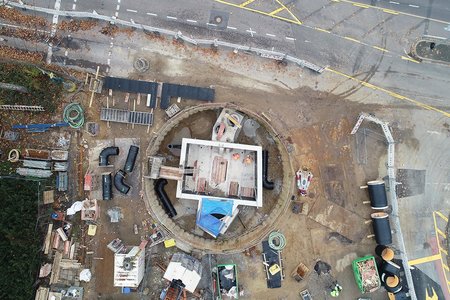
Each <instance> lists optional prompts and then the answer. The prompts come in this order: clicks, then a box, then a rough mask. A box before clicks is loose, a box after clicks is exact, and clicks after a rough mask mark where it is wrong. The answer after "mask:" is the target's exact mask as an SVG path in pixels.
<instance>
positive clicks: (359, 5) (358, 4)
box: [352, 3, 370, 8]
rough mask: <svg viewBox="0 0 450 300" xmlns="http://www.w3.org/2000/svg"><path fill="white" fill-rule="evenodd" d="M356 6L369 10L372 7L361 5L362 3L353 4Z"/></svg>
mask: <svg viewBox="0 0 450 300" xmlns="http://www.w3.org/2000/svg"><path fill="white" fill-rule="evenodd" d="M352 4H353V5H354V6H358V7H362V8H369V7H370V6H369V5H367V4H361V3H352Z"/></svg>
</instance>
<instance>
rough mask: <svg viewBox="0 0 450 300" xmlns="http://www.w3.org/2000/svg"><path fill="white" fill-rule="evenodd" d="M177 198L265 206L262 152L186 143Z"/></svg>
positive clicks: (203, 142)
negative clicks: (263, 198) (228, 201)
mask: <svg viewBox="0 0 450 300" xmlns="http://www.w3.org/2000/svg"><path fill="white" fill-rule="evenodd" d="M180 168H181V169H184V175H183V179H182V180H179V181H178V184H177V194H176V196H177V198H181V199H193V200H201V199H202V198H204V197H207V198H209V199H217V200H221V199H227V200H232V201H233V202H234V204H235V206H237V205H248V206H256V207H261V206H262V194H263V187H262V148H261V147H260V146H254V145H244V144H234V143H224V142H218V141H206V140H196V139H186V138H185V139H183V140H182V145H181V156H180Z"/></svg>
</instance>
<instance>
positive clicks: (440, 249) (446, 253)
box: [439, 247, 448, 255]
mask: <svg viewBox="0 0 450 300" xmlns="http://www.w3.org/2000/svg"><path fill="white" fill-rule="evenodd" d="M439 251H441V252H442V253H445V255H448V252H447V250H445V249H444V248H441V247H439Z"/></svg>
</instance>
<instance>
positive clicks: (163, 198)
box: [155, 178, 177, 218]
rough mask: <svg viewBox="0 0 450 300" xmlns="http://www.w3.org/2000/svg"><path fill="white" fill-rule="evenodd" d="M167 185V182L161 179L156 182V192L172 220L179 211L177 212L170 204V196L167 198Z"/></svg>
mask: <svg viewBox="0 0 450 300" xmlns="http://www.w3.org/2000/svg"><path fill="white" fill-rule="evenodd" d="M166 184H167V180H166V179H164V178H160V179H158V180H156V181H155V192H156V194H157V195H158V199H159V201H160V202H161V204H162V206H163V207H164V210H165V211H166V213H167V215H168V216H169V217H170V218H173V217H175V216H176V215H177V211H176V210H175V207H173V204H172V202H170V199H169V196H167V193H166V191H165V190H164V187H165V186H166Z"/></svg>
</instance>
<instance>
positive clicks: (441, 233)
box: [436, 228, 447, 239]
mask: <svg viewBox="0 0 450 300" xmlns="http://www.w3.org/2000/svg"><path fill="white" fill-rule="evenodd" d="M436 232H437V233H439V234H440V235H441V236H442V237H443V238H444V239H446V238H447V235H446V234H445V233H444V232H443V231H442V230H440V229H439V228H436Z"/></svg>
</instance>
